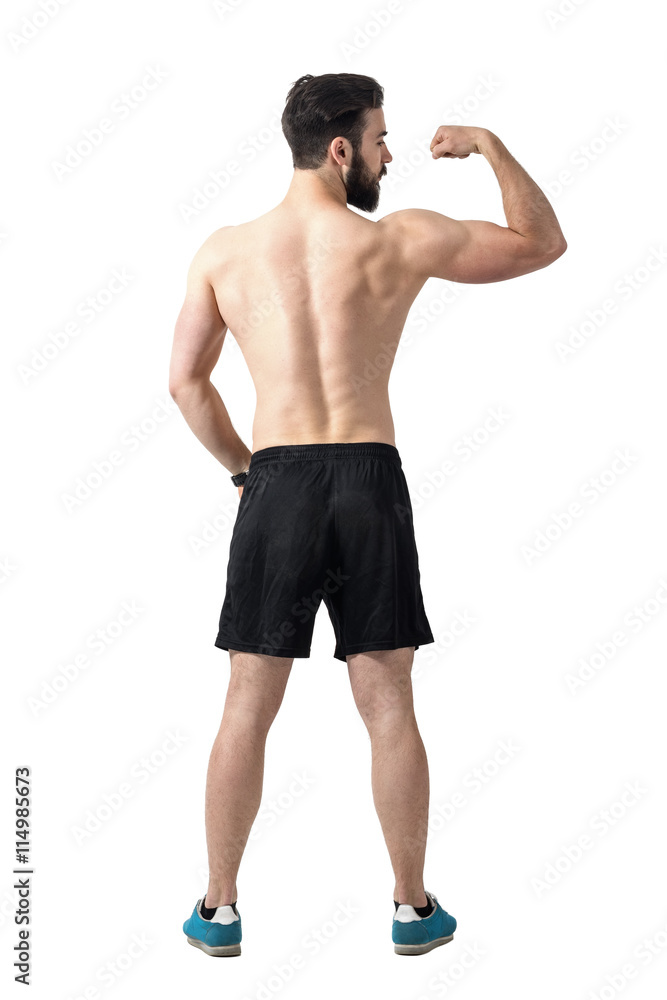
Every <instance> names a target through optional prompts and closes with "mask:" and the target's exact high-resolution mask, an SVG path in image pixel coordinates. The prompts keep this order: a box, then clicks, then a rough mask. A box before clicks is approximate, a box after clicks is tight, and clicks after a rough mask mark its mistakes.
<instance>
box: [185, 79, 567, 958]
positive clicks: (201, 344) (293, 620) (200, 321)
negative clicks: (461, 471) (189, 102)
mask: <svg viewBox="0 0 667 1000" xmlns="http://www.w3.org/2000/svg"><path fill="white" fill-rule="evenodd" d="M383 97H384V94H383V88H382V87H381V86H380V85H379V84H378V83H377V81H376V80H374V79H372V78H370V77H367V76H361V75H358V74H352V73H327V74H324V75H322V76H312V75H310V74H307V75H305V76H302V77H301V78H300V79H299V80H297V81H296V83H295V84H294V86H293V87H292V89H291V90H290V92H289V95H288V98H287V103H286V106H285V110H284V113H283V117H282V127H283V132H284V134H285V137H286V139H287V142H288V144H289V146H290V149H291V151H292V159H293V165H294V175H293V177H292V180H291V183H290V185H289V188H288V190H287V193H286V195H285V197H284V199H283V200H282V201H281V202H280V204H278V205H277V206H276V207H275V208H273V209H272V210H271V211H269V212H267V213H266V214H265V215H262V216H260V217H259V218H257V219H254V220H253V221H251V222H246V223H244V224H242V225H237V226H224V227H223V228H221V229H218V230H217V231H216V232H214V233H213V234H212V236H210V237H209V238H208V239H207V240H206V241H205V243H204V244H203V245H202V247H201V248H200V250H199V251H198V252H197V254H196V255H195V257H194V260H193V262H192V264H191V267H190V270H189V273H188V280H187V293H186V298H185V302H184V304H183V307H182V309H181V312H180V314H179V316H178V320H177V324H176V329H175V334H174V344H173V352H172V358H171V365H170V373H169V391H170V393H171V395H172V397H173V398H174V400H175V401H176V403H177V404H178V406H179V408H180V410H181V412H182V414H183V416H184V417H185V420H186V421H187V423H188V425H189V426H190V427H191V429H192V430H193V432H194V433H195V435H196V436H197V437H198V438H199V440H200V441H201V442H202V444H203V445H204V446H205V447H206V448H208V450H209V451H210V452H211V453H212V454H213V455H214V456H215V457H216V458H217V459H218V461H219V462H220V463H221V464H222V465H223V466H224V467H225V468H226V469H227V470H228V472H229V473H230V474H231V475H232V479H233V482H234V483H235V484H236V485H238V486H239V495H240V503H239V508H238V512H237V517H236V521H235V524H234V530H233V533H232V538H231V542H230V550H229V563H228V567H227V587H226V593H225V597H224V603H223V606H222V611H221V614H220V621H219V630H218V634H217V637H216V640H215V645H216V646H218V647H219V648H221V649H225V650H229V655H230V670H231V673H230V680H229V685H228V689H227V695H226V700H225V706H224V712H223V717H222V722H221V725H220V731H219V732H218V735H217V738H216V740H215V743H214V745H213V749H212V752H211V757H210V762H209V767H208V774H207V786H206V836H207V845H208V858H209V883H208V889H207V892H206V895H205V897H203V898H202V899H201V900H198V902H197V904H196V906H195V908H194V911H193V913H192V916H191V917H190V918H189V919H188V920H187V921H186V922H185V924H184V925H183V929H184V931H185V933H186V935H187V939H188V941H189V942H190V944H193V945H195V946H196V947H198V948H201V949H202V950H203V951H205V952H206V953H207V954H210V955H238V954H240V951H241V947H240V942H241V918H240V915H239V912H238V910H237V908H236V902H237V884H236V878H237V872H238V869H239V865H240V861H241V857H242V854H243V850H244V848H245V845H246V841H247V838H248V835H249V832H250V829H251V827H252V824H253V821H254V819H255V816H256V813H257V810H258V808H259V804H260V800H261V793H262V781H263V763H264V746H265V741H266V736H267V733H268V730H269V728H270V726H271V723H272V722H273V719H274V718H275V716H276V713H277V711H278V709H279V707H280V704H281V701H282V698H283V694H284V691H285V685H286V684H287V678H288V677H289V674H290V670H291V667H292V662H293V659H294V657H307V656H309V654H310V644H311V637H312V633H313V626H314V619H315V612H316V610H317V608H318V607H319V603H320V601H324V603H325V605H326V607H327V611H328V613H329V616H330V618H331V622H332V625H333V628H334V632H335V637H336V646H335V650H334V654H333V655H334V656H335V657H336V658H337V659H340V660H341V661H343V662H345V663H346V664H347V669H348V673H349V677H350V682H351V685H352V692H353V696H354V700H355V704H356V705H357V708H358V709H359V712H360V713H361V716H362V718H363V721H364V723H365V724H366V727H367V729H368V733H369V736H370V740H371V749H372V791H373V799H374V803H375V807H376V810H377V813H378V817H379V820H380V824H381V827H382V831H383V835H384V838H385V841H386V844H387V849H388V852H389V856H390V859H391V864H392V868H393V871H394V875H395V884H394V914H393V922H392V940H393V943H394V950H395V952H397V953H398V954H421V953H423V952H426V951H429V950H430V949H431V948H434V947H436V946H438V945H441V944H444V943H445V942H446V941H449V940H451V938H452V935H453V932H454V929H455V927H456V920H455V919H454V917H452V916H450V915H449V914H448V913H447V912H446V911H445V910H443V908H442V907H441V906H440V904H439V902H438V900H437V898H436V896H435V895H434V894H433V893H432V892H426V891H425V889H424V882H423V867H424V855H425V848H426V838H427V826H428V802H429V775H428V763H427V758H426V753H425V750H424V745H423V743H422V740H421V736H420V733H419V729H418V727H417V722H416V720H415V715H414V709H413V699H412V686H411V669H412V662H413V656H414V651H415V649H418V648H419V646H420V645H422V644H425V643H430V642H433V641H434V639H433V635H432V632H431V628H430V625H429V622H428V619H427V617H426V614H425V611H424V605H423V601H422V593H421V588H420V575H419V564H418V557H417V551H416V547H415V536H414V530H413V521H412V510H411V506H410V497H409V493H408V488H407V483H406V480H405V476H404V474H403V470H402V467H401V459H400V456H399V453H398V451H397V449H396V444H395V438H394V425H393V421H392V415H391V409H390V405H389V396H388V381H389V375H390V371H391V362H392V361H393V356H394V354H395V352H396V348H397V346H398V341H399V338H400V336H401V331H402V329H403V325H404V323H405V320H406V317H407V315H408V311H409V309H410V306H411V305H412V303H413V301H414V299H415V297H416V296H417V294H418V292H419V290H420V289H421V288H422V287H423V285H424V284H425V282H426V281H427V280H428V278H429V277H436V278H445V279H448V280H450V281H461V282H471V283H476V282H490V281H502V280H505V279H507V278H515V277H517V276H519V275H523V274H527V273H528V272H530V271H536V270H538V269H539V268H542V267H546V266H547V265H548V264H550V263H552V262H553V261H555V260H556V259H557V258H558V257H560V256H561V254H562V253H563V252H564V251H565V249H566V242H565V239H564V238H563V234H562V232H561V229H560V226H559V224H558V221H557V219H556V217H555V215H554V212H553V210H552V208H551V206H550V205H549V202H548V201H547V199H546V197H545V196H544V194H543V193H542V191H541V190H540V188H539V187H538V186H537V185H536V184H535V183H534V181H533V180H531V178H530V177H529V176H528V174H527V173H526V172H525V171H524V170H523V168H522V167H521V166H520V165H519V164H518V163H517V162H516V160H515V159H514V158H513V157H512V156H511V155H510V153H509V152H508V151H507V149H506V148H505V146H504V145H503V143H502V142H501V141H500V139H499V138H498V137H497V136H495V135H494V134H493V133H491V132H489V131H488V130H487V129H484V128H476V127H466V126H449V125H441V126H440V127H439V128H438V129H437V131H436V133H435V135H434V137H433V140H432V142H431V150H432V155H433V158H434V159H439V158H441V157H443V158H447V157H457V158H461V159H463V158H465V157H467V156H470V154H471V153H478V154H481V155H482V156H484V157H485V158H486V160H488V162H489V164H490V166H491V167H492V169H493V170H494V172H495V175H496V177H497V178H498V181H499V184H500V189H501V192H502V198H503V207H504V211H505V216H506V219H507V227H503V226H498V225H495V224H494V223H491V222H477V221H475V222H469V221H457V220H454V219H451V218H448V217H446V216H444V215H440V214H439V213H438V212H433V211H426V210H423V209H406V210H403V211H399V212H393V213H392V214H391V215H387V216H385V217H384V218H382V219H379V220H378V221H377V222H374V221H371V220H370V219H367V218H364V217H363V216H362V215H359V214H358V213H356V212H353V211H351V210H350V208H349V207H348V206H352V207H353V208H357V209H360V210H361V211H362V212H374V211H375V209H376V208H377V206H378V202H379V194H380V180H381V178H382V177H383V176H384V175H385V174H386V173H387V164H389V163H391V160H392V157H391V154H390V152H389V150H388V148H387V143H386V142H385V138H384V137H385V136H386V135H387V131H386V124H385V119H384V114H383V110H382V105H383ZM228 329H231V330H232V331H233V335H234V337H235V339H236V341H237V342H238V345H239V347H240V349H241V351H242V353H243V357H244V359H245V361H246V363H247V365H248V368H249V371H250V374H251V376H252V379H253V382H254V385H255V389H256V393H257V406H256V411H255V417H254V422H253V428H252V445H253V447H252V449H250V448H249V447H248V446H247V445H246V444H245V443H244V442H243V441H242V440H241V439H240V438H239V436H238V434H237V433H236V431H235V430H234V428H233V426H232V423H231V421H230V418H229V415H228V413H227V410H226V408H225V405H224V403H223V401H222V399H221V398H220V396H219V394H218V392H217V391H216V389H215V388H214V386H213V385H212V383H211V381H210V375H211V372H212V371H213V368H214V367H215V364H216V362H217V360H218V358H219V356H220V351H221V349H222V345H223V342H224V339H225V335H226V333H227V330H228ZM388 352H389V353H388ZM379 358H382V359H383V363H381V364H374V359H379ZM369 362H371V363H372V364H371V370H373V371H376V372H377V374H376V375H373V376H372V377H368V376H367V375H366V376H364V369H365V368H366V369H367V370H368V363H369ZM373 365H374V367H373Z"/></svg>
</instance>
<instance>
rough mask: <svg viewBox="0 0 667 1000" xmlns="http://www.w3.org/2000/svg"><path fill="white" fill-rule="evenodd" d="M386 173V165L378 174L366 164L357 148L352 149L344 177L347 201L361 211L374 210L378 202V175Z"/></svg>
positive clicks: (381, 175)
mask: <svg viewBox="0 0 667 1000" xmlns="http://www.w3.org/2000/svg"><path fill="white" fill-rule="evenodd" d="M386 173H387V167H386V165H385V166H383V167H382V171H381V172H380V176H379V177H378V175H377V174H374V173H373V171H372V170H370V168H369V167H367V166H366V164H365V163H364V161H363V160H362V158H361V153H360V152H359V151H358V150H357V149H353V150H352V163H351V164H350V169H349V170H348V172H347V177H346V178H345V189H346V191H347V203H348V205H353V206H354V208H359V209H360V210H361V211H362V212H374V211H375V209H376V208H377V207H378V205H379V203H380V177H384V175H385V174H386Z"/></svg>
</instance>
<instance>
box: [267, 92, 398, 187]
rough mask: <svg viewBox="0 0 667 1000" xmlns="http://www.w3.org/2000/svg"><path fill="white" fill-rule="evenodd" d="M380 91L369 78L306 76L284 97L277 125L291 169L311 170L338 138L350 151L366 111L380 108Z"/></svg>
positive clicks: (356, 143) (358, 137) (356, 144)
mask: <svg viewBox="0 0 667 1000" xmlns="http://www.w3.org/2000/svg"><path fill="white" fill-rule="evenodd" d="M383 100H384V90H383V88H382V87H381V86H380V84H379V83H378V82H377V80H374V79H373V77H372V76H361V75H359V74H358V73H323V74H322V75H321V76H313V75H312V73H306V74H305V75H304V76H301V77H299V79H298V80H297V81H296V82H295V83H294V84H293V85H292V88H291V90H290V92H289V94H288V95H287V102H286V104H285V110H284V111H283V114H282V119H281V124H282V129H283V133H284V135H285V138H286V139H287V142H288V145H289V147H290V149H291V150H292V162H293V164H294V167H295V169H296V168H299V169H300V170H315V169H316V168H317V167H319V166H321V165H322V163H324V161H325V159H326V155H327V148H328V146H329V143H330V142H331V141H332V140H333V139H335V138H336V136H337V135H342V136H344V137H345V138H346V139H349V141H350V143H351V144H352V148H353V149H354V150H355V151H356V149H357V148H358V147H359V145H360V144H361V137H362V134H363V131H364V128H365V127H366V119H367V115H368V111H369V110H370V109H371V108H381V107H382V102H383Z"/></svg>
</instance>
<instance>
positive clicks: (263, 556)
mask: <svg viewBox="0 0 667 1000" xmlns="http://www.w3.org/2000/svg"><path fill="white" fill-rule="evenodd" d="M321 601H324V604H325V605H326V608H327V611H328V612H329V617H330V619H331V623H332V625H333V628H334V633H335V636H336V648H335V650H334V654H333V655H334V657H335V658H336V659H338V660H343V662H345V657H346V655H348V654H350V653H361V652H364V651H367V650H375V649H399V648H401V647H403V646H414V647H415V649H419V646H420V644H422V643H429V642H434V641H435V640H434V638H433V634H432V632H431V628H430V625H429V622H428V619H427V618H426V613H425V611H424V604H423V600H422V592H421V586H420V577H419V561H418V557H417V547H416V544H415V535H414V527H413V521H412V505H411V503H410V496H409V492H408V486H407V482H406V479H405V475H404V473H403V469H402V466H401V459H400V457H399V454H398V451H397V449H396V448H395V447H394V446H393V445H390V444H386V443H384V442H378V441H370V442H365V441H364V442H351V443H341V444H333V443H327V444H297V445H278V446H273V447H270V448H261V449H260V450H259V451H255V452H253V454H252V456H251V459H250V465H249V471H248V477H247V479H246V482H245V486H244V488H243V493H242V494H241V499H240V502H239V508H238V511H237V515H236V521H235V523H234V529H233V532H232V537H231V541H230V546H229V563H228V566H227V589H226V593H225V599H224V603H223V605H222V611H221V613H220V624H219V630H218V635H217V638H216V640H215V645H216V646H218V647H219V648H220V649H238V650H243V651H246V652H251V653H267V654H269V655H271V656H289V657H291V656H299V657H306V656H310V646H311V641H312V636H313V628H314V625H315V614H316V612H317V610H318V608H319V605H320V602H321Z"/></svg>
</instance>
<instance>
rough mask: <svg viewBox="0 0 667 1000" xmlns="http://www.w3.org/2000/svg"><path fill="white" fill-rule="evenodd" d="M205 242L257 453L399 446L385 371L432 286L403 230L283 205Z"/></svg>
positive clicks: (333, 211) (339, 212)
mask: <svg viewBox="0 0 667 1000" xmlns="http://www.w3.org/2000/svg"><path fill="white" fill-rule="evenodd" d="M208 247H209V248H210V249H209V253H207V264H208V266H207V276H208V279H209V281H210V283H211V286H212V288H213V291H214V294H215V299H216V302H217V306H218V310H219V312H220V315H221V316H222V318H223V320H224V322H225V324H226V326H227V327H228V328H229V330H230V331H231V333H232V334H233V336H234V338H235V339H236V341H237V342H238V344H239V347H240V349H241V352H242V354H243V357H244V359H245V361H246V364H247V366H248V369H249V371H250V375H251V377H252V380H253V382H254V385H255V390H256V393H257V408H256V412H255V419H254V423H253V431H252V436H253V443H252V450H253V451H257V450H258V449H260V448H266V447H270V446H272V445H282V444H306V443H318V442H335V441H383V442H386V443H387V444H392V445H395V439H394V424H393V419H392V415H391V409H390V405H389V394H388V382H389V376H390V372H391V367H392V364H393V361H394V356H395V353H396V350H397V348H398V342H399V339H400V336H401V332H402V330H403V326H404V324H405V320H406V318H407V315H408V311H409V309H410V306H411V305H412V303H413V301H414V299H415V297H416V295H417V293H418V292H419V290H420V288H421V287H422V286H423V284H424V283H425V281H426V275H423V276H418V275H416V274H415V272H414V270H413V269H410V268H406V267H404V266H403V262H402V254H401V240H400V238H399V237H398V232H397V227H396V224H392V222H391V221H389V217H388V218H387V219H386V220H380V221H379V222H371V221H370V220H367V219H364V218H362V217H361V216H359V215H357V214H356V213H354V212H352V211H350V210H349V209H346V208H341V207H338V206H336V207H327V208H323V209H320V210H318V211H316V212H313V211H312V209H311V212H310V214H309V212H308V209H307V208H306V206H304V208H303V211H301V210H296V211H295V210H294V209H292V208H288V207H286V206H284V205H278V206H277V207H276V208H274V209H273V210H272V211H270V212H268V213H267V214H266V215H263V216H261V217H260V218H258V219H255V220H253V221H251V222H247V223H243V224H242V225H238V226H233V227H227V228H225V229H221V230H218V231H217V232H216V233H214V234H213V236H212V237H211V238H210V240H209V241H208Z"/></svg>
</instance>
